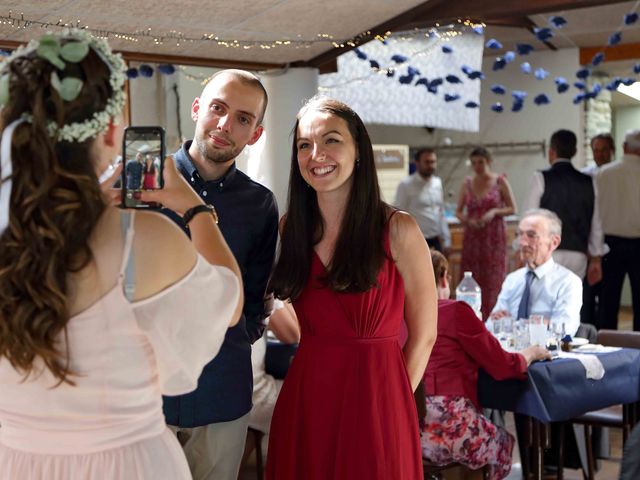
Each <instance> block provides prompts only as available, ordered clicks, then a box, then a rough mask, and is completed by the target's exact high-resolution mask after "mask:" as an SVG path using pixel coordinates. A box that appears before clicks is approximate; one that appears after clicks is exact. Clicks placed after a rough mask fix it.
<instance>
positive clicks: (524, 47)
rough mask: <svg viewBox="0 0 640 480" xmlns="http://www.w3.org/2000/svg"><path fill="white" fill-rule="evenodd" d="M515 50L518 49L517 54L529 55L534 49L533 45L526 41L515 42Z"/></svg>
mask: <svg viewBox="0 0 640 480" xmlns="http://www.w3.org/2000/svg"><path fill="white" fill-rule="evenodd" d="M516 50H518V54H519V55H529V54H530V53H531V52H533V50H534V49H533V45H529V44H528V43H516Z"/></svg>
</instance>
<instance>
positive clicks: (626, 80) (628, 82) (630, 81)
mask: <svg viewBox="0 0 640 480" xmlns="http://www.w3.org/2000/svg"><path fill="white" fill-rule="evenodd" d="M634 83H636V79H635V78H631V77H629V78H623V79H622V84H623V85H626V86H627V87H630V86H631V85H633V84H634Z"/></svg>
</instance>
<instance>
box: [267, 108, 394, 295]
mask: <svg viewBox="0 0 640 480" xmlns="http://www.w3.org/2000/svg"><path fill="white" fill-rule="evenodd" d="M313 110H316V111H319V112H326V113H329V114H331V115H335V116H337V117H339V118H341V119H343V120H344V121H345V122H346V123H347V125H348V127H349V132H350V133H351V136H352V137H353V140H354V142H355V144H356V146H357V152H358V157H359V160H358V162H357V167H356V169H354V172H353V185H352V187H351V192H350V193H349V199H348V200H347V208H346V210H345V213H344V216H343V219H342V223H341V225H340V233H339V234H338V238H337V240H336V244H335V247H334V251H333V256H332V259H331V265H330V266H329V267H328V272H327V274H326V276H325V277H323V279H322V280H323V281H324V282H325V283H326V284H327V285H328V286H329V287H330V288H332V289H333V290H335V291H338V292H363V291H366V290H368V289H370V288H371V287H373V286H375V285H376V281H377V277H378V274H379V272H380V268H381V267H382V263H383V262H384V259H385V256H386V254H385V250H384V244H383V238H382V235H383V231H384V226H385V223H386V217H387V213H388V211H389V209H390V207H389V206H388V205H386V204H385V203H384V202H383V201H382V198H381V196H380V187H379V186H378V177H377V174H376V168H375V163H374V157H373V148H372V147H371V140H370V139H369V134H368V133H367V130H366V128H365V126H364V123H363V122H362V120H361V119H360V117H359V116H358V114H357V113H356V112H354V111H353V110H352V109H351V108H349V107H348V106H347V105H345V104H344V103H342V102H339V101H337V100H333V99H329V98H322V97H316V98H313V99H311V100H310V101H309V102H308V103H307V104H306V105H305V106H304V107H302V109H300V111H299V112H298V115H297V117H296V124H295V126H294V129H293V143H292V145H293V147H292V153H291V172H290V175H289V199H288V205H287V220H286V222H285V225H284V228H283V230H282V237H281V243H280V252H279V255H278V260H277V263H276V266H275V269H274V273H273V277H272V279H271V284H270V289H271V290H273V292H274V294H275V295H276V297H278V298H281V299H287V298H291V299H296V298H297V297H298V296H299V295H300V293H301V292H302V290H303V288H304V286H305V285H306V282H307V279H308V277H309V272H310V269H311V257H312V254H313V247H314V245H316V244H317V243H318V242H319V241H320V240H321V239H322V236H323V235H324V225H323V221H322V217H321V215H320V208H319V207H318V196H317V194H316V192H315V190H313V189H312V188H309V186H308V185H307V184H306V182H305V181H304V179H303V178H302V174H301V173H300V167H299V165H298V156H297V140H298V124H299V123H300V119H301V118H302V117H303V116H304V115H305V114H306V113H307V112H309V111H313Z"/></svg>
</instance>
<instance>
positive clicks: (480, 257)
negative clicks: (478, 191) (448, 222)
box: [460, 176, 507, 320]
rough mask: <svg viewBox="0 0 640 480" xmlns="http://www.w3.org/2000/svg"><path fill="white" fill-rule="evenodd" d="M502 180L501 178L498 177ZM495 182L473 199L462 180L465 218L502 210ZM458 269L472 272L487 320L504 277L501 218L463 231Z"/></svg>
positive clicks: (467, 181)
mask: <svg viewBox="0 0 640 480" xmlns="http://www.w3.org/2000/svg"><path fill="white" fill-rule="evenodd" d="M502 178H504V176H502ZM498 184H499V180H496V184H495V185H494V186H493V187H491V189H490V190H489V191H488V192H487V193H485V194H484V196H483V197H481V198H477V197H476V196H475V195H474V193H473V191H472V190H471V178H469V177H467V178H466V179H465V185H466V191H465V199H464V204H465V206H466V208H467V215H468V217H469V218H474V219H478V218H481V217H482V216H483V215H484V214H485V213H487V212H488V211H489V210H491V209H492V208H502V207H504V205H505V204H504V200H503V198H502V194H501V193H500V186H499V185H498ZM460 269H461V270H462V271H463V272H472V273H473V278H474V279H475V281H476V282H478V285H480V289H481V290H482V318H483V319H484V320H486V319H487V317H488V316H489V314H490V313H491V310H492V309H493V306H494V305H495V304H496V300H497V299H498V294H499V293H500V288H501V287H502V282H503V281H504V277H505V276H506V274H507V234H506V227H505V222H504V218H502V217H498V216H496V217H494V218H493V220H491V221H490V222H489V223H488V224H486V225H485V226H484V227H482V228H472V227H468V226H467V227H465V228H464V240H463V244H462V261H461V266H460Z"/></svg>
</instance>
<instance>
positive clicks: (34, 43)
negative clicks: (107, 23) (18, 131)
mask: <svg viewBox="0 0 640 480" xmlns="http://www.w3.org/2000/svg"><path fill="white" fill-rule="evenodd" d="M60 39H69V40H73V41H74V42H73V44H72V45H71V46H70V47H71V48H67V49H66V51H65V47H67V45H68V44H67V45H65V46H63V47H60ZM89 47H90V48H92V49H93V51H94V52H96V53H97V54H98V56H99V57H100V58H101V59H102V61H103V62H104V63H105V64H106V65H107V66H108V67H109V70H110V72H111V74H110V77H109V85H110V86H111V90H112V92H113V93H112V95H111V97H110V98H109V100H108V101H107V105H106V106H105V108H104V110H102V111H100V112H95V113H94V114H93V115H92V116H91V118H88V119H87V120H85V121H83V122H75V123H71V124H65V125H63V126H62V127H59V126H58V124H57V123H56V122H54V121H52V120H50V121H49V122H48V123H47V131H48V132H49V135H50V136H51V137H52V138H55V139H57V140H58V141H61V140H64V141H67V142H84V141H85V140H87V139H88V138H92V137H96V136H98V135H100V134H101V133H104V132H105V131H106V130H107V128H108V126H109V123H110V122H112V121H113V122H116V123H117V121H118V120H119V116H120V113H121V112H122V110H123V108H124V104H125V101H126V97H125V93H124V82H125V80H126V75H125V70H126V65H125V63H124V61H123V60H122V57H121V56H120V54H116V53H113V52H112V51H111V47H109V44H108V43H107V41H106V40H104V39H102V38H98V37H95V36H93V35H91V34H90V33H89V32H88V31H87V30H79V29H64V30H62V31H61V32H57V33H47V34H46V35H44V36H43V37H42V38H41V39H40V40H31V41H30V42H29V43H28V44H27V45H25V46H22V47H18V48H17V49H16V50H14V51H13V53H12V54H11V55H10V56H9V57H7V58H6V60H5V61H4V62H2V64H1V65H0V105H1V106H4V105H5V104H6V103H7V101H8V99H9V75H8V72H7V71H6V70H7V66H8V65H9V63H11V61H13V60H14V59H15V58H17V57H21V56H25V55H28V54H30V53H31V52H34V51H36V52H38V55H39V56H40V57H42V58H45V59H47V60H48V61H49V62H51V63H52V64H53V65H55V66H56V67H57V68H58V69H60V70H62V69H64V61H65V60H66V61H68V62H74V63H77V62H79V61H81V60H82V59H83V58H84V57H85V56H86V54H87V52H88V49H89ZM51 85H52V86H53V87H54V88H55V89H56V90H57V91H58V93H59V94H60V96H61V97H62V99H63V100H66V101H72V100H74V99H75V98H76V97H77V96H78V94H79V93H80V90H81V89H82V85H83V83H82V81H81V80H80V79H76V78H71V77H67V78H65V79H64V80H63V81H60V79H59V78H58V74H57V71H54V72H53V73H52V74H51ZM23 118H24V119H25V120H27V121H31V120H32V115H30V114H28V113H26V114H24V115H23Z"/></svg>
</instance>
